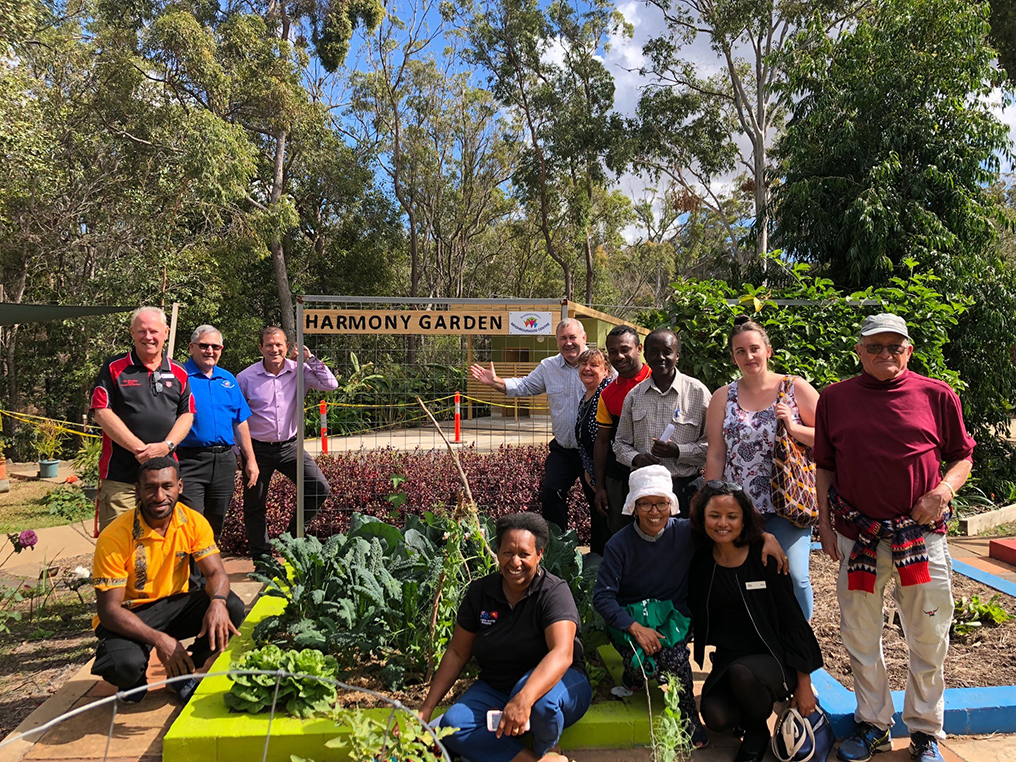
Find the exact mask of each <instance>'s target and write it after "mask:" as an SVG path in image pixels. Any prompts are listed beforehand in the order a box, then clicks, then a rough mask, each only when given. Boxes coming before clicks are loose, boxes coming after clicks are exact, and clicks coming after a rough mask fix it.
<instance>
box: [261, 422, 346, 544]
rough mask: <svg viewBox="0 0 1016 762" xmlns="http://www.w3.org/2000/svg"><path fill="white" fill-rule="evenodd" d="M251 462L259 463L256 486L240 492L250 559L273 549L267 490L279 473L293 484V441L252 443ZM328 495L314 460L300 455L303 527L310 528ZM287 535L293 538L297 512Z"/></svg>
mask: <svg viewBox="0 0 1016 762" xmlns="http://www.w3.org/2000/svg"><path fill="white" fill-rule="evenodd" d="M253 444H254V458H255V459H256V460H257V463H258V470H259V472H260V475H259V476H258V481H257V484H255V485H254V486H253V487H252V488H248V487H247V486H246V485H244V488H243V524H244V528H245V529H246V530H247V542H248V543H250V554H251V558H254V559H257V558H261V557H263V556H268V555H271V552H272V546H271V543H270V542H269V541H268V520H267V517H266V516H265V511H266V504H267V502H268V487H269V485H270V484H271V482H272V474H274V473H275V472H276V471H278V472H279V473H281V474H282V475H283V476H285V477H286V478H287V479H289V480H290V481H292V482H295V481H296V439H293V440H292V441H290V442H278V443H272V442H259V441H258V440H256V439H255V440H254V442H253ZM330 493H331V487H330V486H329V485H328V480H327V479H326V478H325V475H324V474H323V473H321V469H320V468H318V465H317V463H315V462H314V459H313V458H312V457H310V456H309V455H307V453H304V454H303V518H304V522H305V523H304V526H306V525H307V524H310V522H311V520H312V519H313V518H314V516H315V514H317V511H318V508H320V507H321V504H322V503H323V502H324V501H325V499H326V498H327V497H328V495H329V494H330ZM287 531H288V532H289V533H290V534H294V535H295V534H296V511H293V517H292V518H291V519H290V521H289V527H288V528H287Z"/></svg>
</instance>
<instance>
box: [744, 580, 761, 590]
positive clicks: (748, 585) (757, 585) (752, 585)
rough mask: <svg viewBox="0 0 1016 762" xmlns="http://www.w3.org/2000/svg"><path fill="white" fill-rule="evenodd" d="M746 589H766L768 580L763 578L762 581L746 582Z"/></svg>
mask: <svg viewBox="0 0 1016 762" xmlns="http://www.w3.org/2000/svg"><path fill="white" fill-rule="evenodd" d="M744 589H745V590H765V589H766V581H765V580H762V581H761V582H745V583H744Z"/></svg>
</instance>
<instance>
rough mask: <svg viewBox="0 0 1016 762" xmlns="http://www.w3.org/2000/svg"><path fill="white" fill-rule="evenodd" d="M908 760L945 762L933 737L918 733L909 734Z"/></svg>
mask: <svg viewBox="0 0 1016 762" xmlns="http://www.w3.org/2000/svg"><path fill="white" fill-rule="evenodd" d="M910 758H911V759H913V760H917V762H945V759H944V758H943V757H942V753H941V752H940V751H939V750H938V741H936V740H935V737H934V736H929V735H928V734H927V733H920V732H917V733H911V734H910Z"/></svg>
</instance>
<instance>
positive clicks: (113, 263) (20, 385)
mask: <svg viewBox="0 0 1016 762" xmlns="http://www.w3.org/2000/svg"><path fill="white" fill-rule="evenodd" d="M38 10H39V13H38V15H37V22H36V24H35V26H34V28H33V29H32V31H31V39H32V43H31V44H24V45H22V46H21V48H20V50H18V53H17V55H16V56H13V57H9V58H4V59H3V60H0V92H2V93H3V98H0V111H3V112H4V113H3V117H4V122H5V126H7V125H14V126H15V128H16V129H15V131H12V132H10V133H8V132H7V130H2V131H0V133H2V134H3V135H4V137H0V142H4V145H3V149H4V153H5V159H6V161H5V162H3V163H2V166H0V226H2V231H0V282H2V285H3V291H4V298H5V300H7V301H15V302H19V301H22V300H25V301H40V302H49V301H55V302H58V303H67V302H70V303H76V302H81V301H87V302H100V303H101V302H103V301H105V302H107V303H111V304H136V303H138V302H140V301H144V302H149V303H150V302H153V301H154V302H158V300H159V297H160V294H163V293H165V292H166V291H167V290H170V291H172V292H173V293H174V294H175V295H177V296H179V297H181V298H186V299H193V301H195V302H196V301H198V299H199V298H200V297H199V296H197V295H199V294H204V293H205V291H206V287H207V283H208V280H209V278H208V276H209V274H210V272H211V271H212V270H213V268H212V267H211V263H210V262H209V260H208V258H207V246H209V245H210V244H211V243H212V242H213V241H214V240H215V239H216V238H217V237H218V236H220V235H222V233H223V231H224V230H225V229H226V228H227V227H228V226H230V225H231V224H232V223H234V222H235V221H236V220H235V218H234V216H233V215H232V213H231V205H233V204H235V203H237V202H239V201H240V200H241V199H242V198H243V197H244V196H245V195H246V193H247V182H248V178H249V176H250V175H251V174H252V173H253V172H254V167H255V155H254V151H253V150H252V149H251V147H250V146H249V144H248V143H247V141H246V139H245V137H244V135H243V131H242V130H240V129H239V128H233V127H231V126H230V125H228V124H225V123H222V122H220V121H218V120H215V119H213V118H209V116H208V114H207V113H206V112H204V111H198V110H193V109H187V108H184V107H182V106H181V104H180V103H179V102H177V101H175V100H174V99H171V98H166V97H164V95H165V94H164V92H163V90H162V89H161V86H160V85H159V84H157V83H155V82H154V81H153V80H152V79H151V78H150V77H149V76H147V74H148V72H149V69H148V68H147V67H145V66H142V65H141V64H142V59H141V58H140V57H132V56H130V55H129V54H127V53H124V49H123V47H121V46H119V45H117V44H116V43H117V42H118V41H119V40H118V38H117V37H116V36H115V35H114V36H112V37H111V36H109V35H108V29H107V28H106V27H105V26H104V25H103V23H102V21H101V20H100V19H99V14H98V13H97V10H96V8H95V7H94V6H92V5H90V4H88V3H78V4H68V5H67V6H66V7H65V8H63V9H62V13H61V14H60V15H55V14H53V13H51V12H48V11H46V10H44V9H41V8H40V9H38ZM114 51H116V52H114ZM8 117H9V118H10V120H9V121H8ZM8 141H9V142H8ZM119 327H120V326H119V325H118V324H117V323H116V322H115V321H111V320H106V321H97V320H92V321H78V322H75V323H74V324H69V325H66V326H64V325H61V324H55V323H51V324H45V325H41V326H22V327H20V328H19V327H17V326H16V327H14V328H13V329H8V330H6V331H5V332H4V335H3V343H4V350H5V352H4V359H5V364H6V367H5V368H4V370H5V372H4V377H5V380H6V386H7V389H6V391H7V398H8V399H7V401H8V404H11V405H15V406H18V405H19V404H21V403H22V401H23V397H25V396H27V397H29V398H31V397H32V395H35V394H38V395H42V396H41V397H38V398H35V399H32V402H33V403H35V404H42V406H43V407H44V408H45V409H47V410H48V411H50V412H53V413H60V414H63V415H74V416H76V414H77V413H78V412H80V411H81V410H82V407H83V406H84V404H85V402H84V400H85V396H84V387H85V385H86V384H87V381H88V378H87V376H88V374H89V373H90V367H91V366H90V364H89V363H91V362H95V361H97V357H96V356H95V355H96V354H97V353H102V352H104V351H107V350H108V347H109V346H110V345H111V344H112V343H113V340H112V339H113V337H116V338H115V341H116V342H117V343H119V342H120V341H122V335H121V336H118V335H117V333H116V329H117V328H119ZM107 339H110V340H108V341H107ZM68 346H76V347H77V348H78V350H77V351H79V352H80V353H81V360H80V362H78V363H74V368H73V369H71V370H70V371H64V370H63V368H64V367H65V366H66V359H64V360H61V361H59V362H56V361H55V359H54V362H51V363H49V362H35V363H24V362H19V358H20V357H21V356H23V353H24V352H26V351H27V352H30V353H31V354H32V355H33V356H35V357H36V358H46V357H50V358H55V357H56V353H58V352H67V351H68ZM40 400H41V401H42V402H41V403H40Z"/></svg>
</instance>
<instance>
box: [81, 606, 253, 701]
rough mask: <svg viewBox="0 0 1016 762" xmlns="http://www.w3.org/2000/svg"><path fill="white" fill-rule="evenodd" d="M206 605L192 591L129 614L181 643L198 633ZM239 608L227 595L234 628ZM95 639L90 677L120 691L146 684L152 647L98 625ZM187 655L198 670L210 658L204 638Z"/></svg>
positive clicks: (240, 615) (205, 638)
mask: <svg viewBox="0 0 1016 762" xmlns="http://www.w3.org/2000/svg"><path fill="white" fill-rule="evenodd" d="M210 603H211V600H210V599H209V597H208V594H207V593H206V592H205V591H204V590H192V591H190V592H187V593H177V594H176V595H171V596H169V597H168V598H160V599H159V600H157V601H154V602H153V603H148V604H145V605H144V606H138V607H137V608H135V609H132V611H133V612H134V613H135V614H136V615H137V617H138V619H140V620H141V621H142V622H144V623H145V624H147V625H148V626H149V627H151V628H152V629H153V630H158V631H159V632H164V633H166V634H167V635H169V636H170V637H173V638H176V639H177V640H184V639H185V638H191V637H194V636H195V635H197V634H198V633H199V632H200V631H201V623H202V621H203V620H204V618H205V613H206V612H207V611H208V605H209V604H210ZM243 608H244V607H243V601H241V600H240V599H239V597H237V595H236V594H235V593H233V592H230V593H229V599H228V600H227V601H226V609H227V610H228V611H229V620H230V621H231V622H232V623H233V626H234V627H239V626H240V623H241V622H242V621H243ZM95 636H96V637H97V638H98V639H99V647H98V648H97V649H96V651H95V663H94V664H93V665H92V674H93V675H98V676H99V677H101V678H102V679H103V680H105V681H106V682H107V683H112V684H113V685H115V686H116V687H117V688H120V689H121V690H126V689H128V688H135V687H137V686H139V685H145V684H147V682H148V681H147V679H146V678H145V673H146V672H147V671H148V658H149V656H150V655H151V653H152V646H150V645H148V644H147V643H142V642H140V641H137V640H131V639H130V638H127V637H124V636H123V635H120V634H119V633H115V632H113V631H112V630H107V629H106V628H105V627H103V626H102V625H101V624H100V625H99V626H98V627H96V628H95ZM190 653H191V660H192V661H193V662H194V666H195V667H196V668H200V667H201V665H202V664H204V663H205V662H206V661H207V660H208V657H209V656H211V655H212V649H211V648H209V647H208V636H207V635H203V636H201V637H200V638H198V639H197V640H195V641H194V645H193V646H191V649H190Z"/></svg>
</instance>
